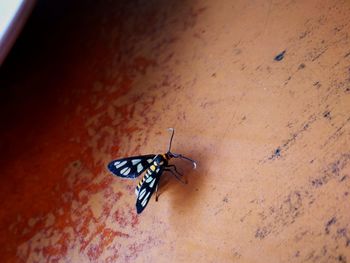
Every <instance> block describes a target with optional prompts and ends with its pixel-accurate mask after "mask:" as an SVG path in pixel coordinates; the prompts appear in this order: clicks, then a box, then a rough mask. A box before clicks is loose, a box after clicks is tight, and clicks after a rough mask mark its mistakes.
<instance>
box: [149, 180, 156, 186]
mask: <svg viewBox="0 0 350 263" xmlns="http://www.w3.org/2000/svg"><path fill="white" fill-rule="evenodd" d="M155 181H156V178H154V179H153V181H152V182H151V183H150V184H149V187H151V188H153V185H154V182H155Z"/></svg>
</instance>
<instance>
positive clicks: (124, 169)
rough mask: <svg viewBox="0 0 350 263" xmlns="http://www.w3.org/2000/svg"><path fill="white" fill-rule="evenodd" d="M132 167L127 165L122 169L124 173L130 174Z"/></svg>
mask: <svg viewBox="0 0 350 263" xmlns="http://www.w3.org/2000/svg"><path fill="white" fill-rule="evenodd" d="M130 170H131V169H130V167H125V168H123V170H121V171H120V173H121V174H122V175H128V174H129V173H130Z"/></svg>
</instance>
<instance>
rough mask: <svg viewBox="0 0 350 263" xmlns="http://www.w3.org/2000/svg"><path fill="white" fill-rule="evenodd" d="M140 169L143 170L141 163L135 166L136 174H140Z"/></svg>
mask: <svg viewBox="0 0 350 263" xmlns="http://www.w3.org/2000/svg"><path fill="white" fill-rule="evenodd" d="M142 169H143V166H142V163H139V164H138V165H137V172H138V173H139V172H141V171H142Z"/></svg>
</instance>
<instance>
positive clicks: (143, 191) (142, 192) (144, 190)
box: [139, 189, 146, 200]
mask: <svg viewBox="0 0 350 263" xmlns="http://www.w3.org/2000/svg"><path fill="white" fill-rule="evenodd" d="M145 193H146V189H143V190H142V191H141V192H140V195H139V200H141V199H142V198H143V196H144V195H145Z"/></svg>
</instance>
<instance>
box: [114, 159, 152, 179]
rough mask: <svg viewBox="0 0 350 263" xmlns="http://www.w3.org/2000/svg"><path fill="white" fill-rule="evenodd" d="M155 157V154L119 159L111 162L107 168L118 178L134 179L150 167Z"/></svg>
mask: <svg viewBox="0 0 350 263" xmlns="http://www.w3.org/2000/svg"><path fill="white" fill-rule="evenodd" d="M154 157H155V155H154V154H148V155H140V156H134V157H128V158H123V159H117V160H114V161H111V162H110V163H109V164H108V166H107V167H108V170H109V171H111V172H112V174H114V175H116V176H119V177H123V178H131V179H134V178H136V177H138V176H139V175H140V174H142V173H143V172H144V171H145V170H146V169H147V168H148V167H150V165H151V164H152V162H153V159H154Z"/></svg>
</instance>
